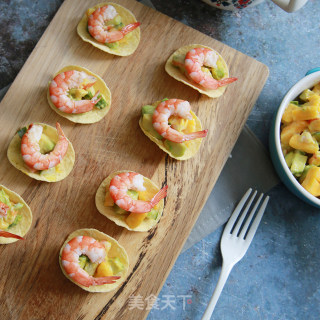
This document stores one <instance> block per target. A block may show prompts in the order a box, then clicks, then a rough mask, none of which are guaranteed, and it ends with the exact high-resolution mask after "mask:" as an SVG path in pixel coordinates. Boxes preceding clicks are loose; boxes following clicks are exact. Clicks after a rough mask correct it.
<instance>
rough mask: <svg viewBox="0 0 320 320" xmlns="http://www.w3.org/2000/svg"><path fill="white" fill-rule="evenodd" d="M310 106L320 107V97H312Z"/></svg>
mask: <svg viewBox="0 0 320 320" xmlns="http://www.w3.org/2000/svg"><path fill="white" fill-rule="evenodd" d="M308 105H310V106H313V107H320V96H319V95H317V94H314V95H312V96H310V97H309V102H308Z"/></svg>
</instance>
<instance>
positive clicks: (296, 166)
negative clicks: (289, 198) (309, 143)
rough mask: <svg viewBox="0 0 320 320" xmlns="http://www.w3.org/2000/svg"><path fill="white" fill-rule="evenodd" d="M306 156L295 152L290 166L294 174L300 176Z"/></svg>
mask: <svg viewBox="0 0 320 320" xmlns="http://www.w3.org/2000/svg"><path fill="white" fill-rule="evenodd" d="M307 159H308V157H307V156H305V155H303V154H301V153H300V152H295V154H294V157H293V159H292V164H291V167H290V171H291V172H292V173H293V174H294V175H295V176H296V177H300V176H301V174H302V172H303V170H304V168H305V165H306V162H307Z"/></svg>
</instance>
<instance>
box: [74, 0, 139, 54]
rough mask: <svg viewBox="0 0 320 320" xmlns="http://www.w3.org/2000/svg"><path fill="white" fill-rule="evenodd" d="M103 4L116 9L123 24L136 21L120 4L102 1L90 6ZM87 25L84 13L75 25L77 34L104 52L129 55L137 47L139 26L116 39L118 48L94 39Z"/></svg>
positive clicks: (96, 7)
mask: <svg viewBox="0 0 320 320" xmlns="http://www.w3.org/2000/svg"><path fill="white" fill-rule="evenodd" d="M105 5H112V6H113V7H114V8H115V9H116V11H117V12H118V14H119V15H120V16H121V18H122V23H123V24H124V25H128V24H130V23H134V22H137V20H136V18H135V16H134V15H133V13H132V12H131V11H129V10H128V9H126V8H124V7H122V6H120V5H119V4H117V3H113V2H104V3H100V4H97V5H95V6H94V7H92V8H94V9H98V8H100V7H103V6H105ZM87 27H88V18H87V15H86V14H84V16H83V17H82V19H81V20H80V22H79V24H78V27H77V32H78V35H79V36H80V37H81V39H82V40H83V41H85V42H89V43H91V44H92V45H93V46H94V47H96V48H98V49H100V50H102V51H105V52H108V53H110V54H114V55H117V56H129V55H130V54H132V53H134V51H135V50H136V49H137V47H138V45H139V42H140V27H138V28H136V29H134V30H133V31H131V32H130V33H128V34H127V35H126V36H125V37H124V38H123V39H121V40H120V41H118V42H119V47H118V48H116V49H111V48H109V47H108V46H106V45H105V44H103V43H101V42H98V41H97V40H95V39H94V38H93V37H92V36H91V35H90V33H89V32H88V30H87Z"/></svg>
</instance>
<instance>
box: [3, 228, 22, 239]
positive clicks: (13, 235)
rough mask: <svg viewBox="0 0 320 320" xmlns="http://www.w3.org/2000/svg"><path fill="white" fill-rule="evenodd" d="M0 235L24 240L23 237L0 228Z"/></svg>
mask: <svg viewBox="0 0 320 320" xmlns="http://www.w3.org/2000/svg"><path fill="white" fill-rule="evenodd" d="M0 237H4V238H15V239H19V240H24V238H22V237H20V236H18V235H17V234H13V233H11V232H8V231H2V230H0Z"/></svg>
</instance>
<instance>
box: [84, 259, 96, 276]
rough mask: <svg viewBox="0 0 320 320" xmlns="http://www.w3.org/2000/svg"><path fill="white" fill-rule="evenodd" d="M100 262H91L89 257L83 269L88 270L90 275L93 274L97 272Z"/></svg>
mask: <svg viewBox="0 0 320 320" xmlns="http://www.w3.org/2000/svg"><path fill="white" fill-rule="evenodd" d="M98 265H99V263H93V262H91V261H90V260H89V259H88V261H87V263H86V265H85V266H84V268H83V270H84V271H86V272H87V273H88V274H89V276H93V275H94V273H95V272H96V269H97V267H98Z"/></svg>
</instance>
